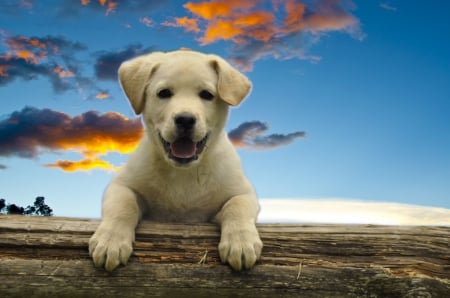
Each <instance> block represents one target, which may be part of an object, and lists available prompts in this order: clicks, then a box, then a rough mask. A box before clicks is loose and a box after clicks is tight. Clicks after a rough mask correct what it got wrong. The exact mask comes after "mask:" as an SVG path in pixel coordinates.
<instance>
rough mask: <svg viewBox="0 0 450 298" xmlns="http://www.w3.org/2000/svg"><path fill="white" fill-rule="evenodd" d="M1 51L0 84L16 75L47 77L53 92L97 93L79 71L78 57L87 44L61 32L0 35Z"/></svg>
mask: <svg viewBox="0 0 450 298" xmlns="http://www.w3.org/2000/svg"><path fill="white" fill-rule="evenodd" d="M2 42H3V45H4V46H3V49H4V50H3V52H0V86H5V85H7V84H9V83H11V82H13V81H15V80H17V79H22V80H26V81H29V80H37V79H40V78H45V79H47V80H48V81H49V82H50V83H51V85H52V87H53V90H54V91H55V92H56V93H62V92H66V91H70V90H72V91H76V92H78V93H82V94H84V93H86V92H88V93H94V94H95V93H98V91H99V88H98V87H97V86H96V83H95V82H94V81H93V80H92V79H90V78H89V77H86V76H84V75H83V74H82V73H81V69H80V66H81V65H82V62H81V60H80V59H78V58H77V55H78V54H79V53H80V52H83V51H85V50H86V49H87V48H86V46H84V45H83V44H81V43H79V42H73V41H70V40H67V39H66V38H64V37H61V36H50V35H49V36H44V37H26V36H20V35H18V36H3V40H2Z"/></svg>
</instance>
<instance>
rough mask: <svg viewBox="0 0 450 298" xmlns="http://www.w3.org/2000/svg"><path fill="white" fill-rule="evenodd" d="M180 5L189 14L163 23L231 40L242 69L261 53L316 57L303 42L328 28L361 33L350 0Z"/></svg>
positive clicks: (209, 38)
mask: <svg viewBox="0 0 450 298" xmlns="http://www.w3.org/2000/svg"><path fill="white" fill-rule="evenodd" d="M184 8H185V9H186V10H187V11H188V12H189V13H190V16H184V17H182V18H175V22H165V23H163V25H167V26H176V27H184V28H185V29H186V31H188V32H195V33H198V34H199V35H200V36H199V37H198V41H199V42H200V44H202V45H207V44H211V43H214V42H218V41H229V42H231V43H232V46H231V53H232V60H234V62H235V63H236V64H238V66H240V67H241V68H242V69H244V70H251V68H252V67H253V62H254V61H256V60H258V59H261V58H264V57H273V58H277V59H292V58H297V59H307V60H310V61H312V62H317V61H319V60H320V57H317V56H314V55H309V54H307V51H308V48H309V47H310V46H312V45H313V44H315V43H317V42H318V41H319V40H320V38H321V37H322V36H323V35H325V34H327V33H329V32H334V31H340V32H345V33H347V34H349V35H350V36H352V37H353V38H356V39H363V38H364V34H363V33H362V30H361V26H360V23H359V20H358V19H357V18H356V17H354V16H353V15H352V14H351V12H350V11H351V10H352V9H354V6H353V4H352V3H351V2H350V1H340V0H318V1H312V2H305V1H298V0H285V1H280V0H273V1H270V2H269V1H252V0H229V1H225V0H216V1H203V2H188V3H186V4H185V5H184ZM181 20H182V21H181Z"/></svg>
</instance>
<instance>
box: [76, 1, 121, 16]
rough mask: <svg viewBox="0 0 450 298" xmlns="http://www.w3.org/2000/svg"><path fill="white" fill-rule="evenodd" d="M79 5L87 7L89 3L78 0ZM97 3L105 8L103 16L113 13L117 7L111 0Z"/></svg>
mask: <svg viewBox="0 0 450 298" xmlns="http://www.w3.org/2000/svg"><path fill="white" fill-rule="evenodd" d="M80 3H81V5H83V6H87V5H89V4H90V3H91V1H90V0H80ZM98 3H99V4H100V5H101V6H106V12H105V15H109V14H110V13H112V12H115V11H116V8H117V5H118V3H117V2H114V1H113V0H98Z"/></svg>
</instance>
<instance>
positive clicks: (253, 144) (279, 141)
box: [228, 121, 305, 149]
mask: <svg viewBox="0 0 450 298" xmlns="http://www.w3.org/2000/svg"><path fill="white" fill-rule="evenodd" d="M268 129H269V127H268V125H267V124H266V123H263V122H260V121H251V122H244V123H242V124H241V125H239V126H238V127H237V128H235V129H233V130H231V131H230V132H229V133H228V137H229V138H230V140H231V142H232V143H233V145H234V146H236V147H246V148H251V149H270V148H275V147H279V146H283V145H288V144H290V143H292V142H293V141H294V140H295V139H297V138H302V137H304V136H305V132H303V131H297V132H293V133H289V134H271V135H267V136H263V135H262V134H263V133H264V132H266V131H267V130H268Z"/></svg>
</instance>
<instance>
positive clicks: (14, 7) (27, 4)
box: [0, 0, 34, 15]
mask: <svg viewBox="0 0 450 298" xmlns="http://www.w3.org/2000/svg"><path fill="white" fill-rule="evenodd" d="M33 7H34V2H33V1H32V0H21V1H0V14H4V15H13V14H16V13H18V12H19V11H20V10H23V9H26V10H31V9H32V8H33Z"/></svg>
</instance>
